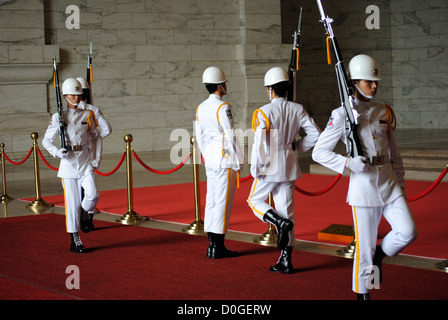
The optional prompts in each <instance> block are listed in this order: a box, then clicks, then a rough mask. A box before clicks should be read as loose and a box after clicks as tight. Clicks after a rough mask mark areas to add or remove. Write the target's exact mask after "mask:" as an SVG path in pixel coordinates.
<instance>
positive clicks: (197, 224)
mask: <svg viewBox="0 0 448 320" xmlns="http://www.w3.org/2000/svg"><path fill="white" fill-rule="evenodd" d="M190 142H191V145H192V148H191V157H192V160H193V181H194V207H195V220H194V221H193V222H192V223H190V225H189V226H188V227H185V228H183V229H182V231H183V232H187V233H189V234H194V235H199V234H205V232H204V221H202V220H201V199H200V193H199V184H200V179H199V163H200V161H201V156H200V154H199V150H198V148H197V142H196V139H195V137H191V140H190Z"/></svg>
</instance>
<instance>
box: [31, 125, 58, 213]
mask: <svg viewBox="0 0 448 320" xmlns="http://www.w3.org/2000/svg"><path fill="white" fill-rule="evenodd" d="M31 138H32V139H33V158H34V159H33V162H34V186H35V189H36V198H35V199H34V200H33V201H31V203H30V204H29V205H28V207H29V208H30V209H32V210H33V211H35V210H38V209H42V208H48V207H53V206H54V205H53V204H52V203H49V202H46V201H45V200H43V199H42V197H41V195H40V173H39V159H38V148H39V145H38V144H37V138H39V134H38V133H37V132H33V133H31Z"/></svg>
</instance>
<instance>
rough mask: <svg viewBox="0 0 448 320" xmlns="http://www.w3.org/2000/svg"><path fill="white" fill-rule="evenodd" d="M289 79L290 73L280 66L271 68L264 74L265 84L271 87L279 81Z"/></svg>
mask: <svg viewBox="0 0 448 320" xmlns="http://www.w3.org/2000/svg"><path fill="white" fill-rule="evenodd" d="M284 81H289V77H288V74H287V73H286V71H285V70H283V69H282V68H280V67H274V68H271V69H269V71H268V72H266V74H265V75H264V86H265V87H269V86H272V85H274V84H276V83H279V82H284Z"/></svg>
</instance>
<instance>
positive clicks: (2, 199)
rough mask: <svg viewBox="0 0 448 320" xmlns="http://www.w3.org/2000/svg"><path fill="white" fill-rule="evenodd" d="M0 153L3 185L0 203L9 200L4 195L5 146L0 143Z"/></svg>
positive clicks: (6, 195) (5, 194)
mask: <svg viewBox="0 0 448 320" xmlns="http://www.w3.org/2000/svg"><path fill="white" fill-rule="evenodd" d="M0 153H1V161H2V178H3V180H2V184H3V194H2V196H1V198H0V199H1V201H2V202H6V201H8V200H10V199H11V197H9V196H8V194H7V193H6V170H5V144H4V143H0Z"/></svg>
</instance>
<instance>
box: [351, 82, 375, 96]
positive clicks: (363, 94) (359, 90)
mask: <svg viewBox="0 0 448 320" xmlns="http://www.w3.org/2000/svg"><path fill="white" fill-rule="evenodd" d="M355 87H356V89H358V92H359V93H360V94H361V95H362V96H363V97H364V98H367V99H370V100H371V99H373V98H374V97H375V96H371V95H368V94H365V93H364V92H362V90H361V89H359V87H358V85H357V84H356V83H355Z"/></svg>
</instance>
